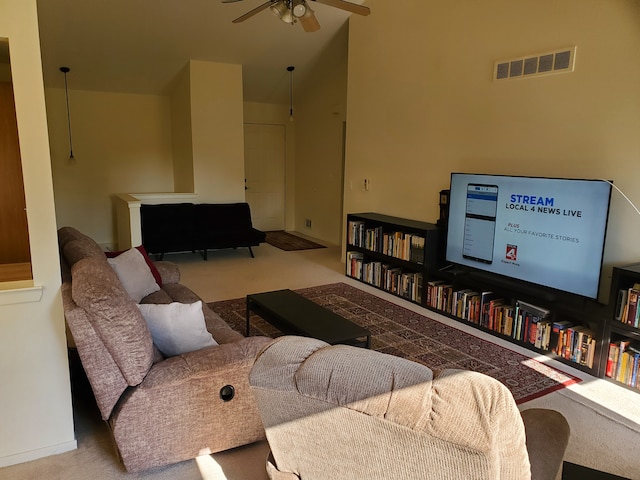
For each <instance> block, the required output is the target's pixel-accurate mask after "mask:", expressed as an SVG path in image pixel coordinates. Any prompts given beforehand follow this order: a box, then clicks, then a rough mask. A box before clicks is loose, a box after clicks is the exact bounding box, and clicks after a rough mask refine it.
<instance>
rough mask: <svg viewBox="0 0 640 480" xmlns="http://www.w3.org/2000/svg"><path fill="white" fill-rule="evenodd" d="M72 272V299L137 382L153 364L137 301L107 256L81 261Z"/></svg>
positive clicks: (126, 375) (127, 377)
mask: <svg viewBox="0 0 640 480" xmlns="http://www.w3.org/2000/svg"><path fill="white" fill-rule="evenodd" d="M71 274H72V275H73V286H72V297H73V301H74V302H75V303H76V304H77V305H78V306H79V307H80V308H82V309H83V310H84V311H85V312H86V314H87V318H88V319H89V321H90V322H91V324H92V326H93V327H94V329H95V330H96V332H97V333H98V336H99V337H100V339H101V340H102V342H103V343H104V345H105V347H106V348H107V350H108V351H109V353H110V354H111V356H112V357H113V359H114V361H115V362H116V364H117V365H118V368H119V369H120V371H121V372H122V375H123V376H124V378H125V380H126V381H127V383H128V384H129V385H131V386H134V385H138V384H139V383H140V382H141V381H142V379H143V378H144V376H145V375H146V373H147V372H148V371H149V368H151V365H152V363H153V352H154V351H153V342H152V339H151V333H150V332H149V329H148V328H147V324H146V322H145V321H144V318H142V314H141V313H140V311H139V310H138V308H137V307H136V304H135V302H134V301H133V300H132V299H131V297H130V296H129V295H128V294H127V292H126V291H125V290H124V288H123V287H122V285H121V284H120V282H119V280H118V277H117V275H116V273H115V271H114V270H113V269H112V268H111V267H110V266H109V264H108V263H107V261H106V259H105V257H104V256H103V257H102V258H98V257H88V258H85V259H83V260H80V261H78V262H77V263H76V264H75V265H74V266H73V268H72V269H71ZM154 283H155V282H154Z"/></svg>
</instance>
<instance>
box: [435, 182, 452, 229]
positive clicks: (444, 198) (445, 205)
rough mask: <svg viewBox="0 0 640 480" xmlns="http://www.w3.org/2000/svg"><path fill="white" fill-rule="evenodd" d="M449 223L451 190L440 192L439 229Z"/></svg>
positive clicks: (437, 223)
mask: <svg viewBox="0 0 640 480" xmlns="http://www.w3.org/2000/svg"><path fill="white" fill-rule="evenodd" d="M447 223H449V190H440V218H439V219H438V221H437V222H436V225H438V226H439V227H446V226H447Z"/></svg>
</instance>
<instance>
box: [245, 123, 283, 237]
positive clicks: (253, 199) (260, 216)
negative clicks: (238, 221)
mask: <svg viewBox="0 0 640 480" xmlns="http://www.w3.org/2000/svg"><path fill="white" fill-rule="evenodd" d="M285 156H286V149H285V127H284V125H263V124H256V123H246V124H245V125H244V171H245V189H246V190H245V198H246V200H247V203H249V206H250V207H251V218H252V220H253V226H254V227H255V228H257V229H259V230H263V231H270V230H284V225H285V222H284V221H285V218H284V210H285V207H284V201H285V198H284V191H285V181H284V175H285Z"/></svg>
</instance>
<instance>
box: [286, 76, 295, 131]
mask: <svg viewBox="0 0 640 480" xmlns="http://www.w3.org/2000/svg"><path fill="white" fill-rule="evenodd" d="M295 68H296V67H287V70H288V71H289V120H293V70H294V69H295Z"/></svg>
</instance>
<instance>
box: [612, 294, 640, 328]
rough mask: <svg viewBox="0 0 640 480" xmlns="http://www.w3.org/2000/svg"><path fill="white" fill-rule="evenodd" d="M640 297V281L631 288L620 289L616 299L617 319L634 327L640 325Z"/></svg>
mask: <svg viewBox="0 0 640 480" xmlns="http://www.w3.org/2000/svg"><path fill="white" fill-rule="evenodd" d="M639 299H640V283H636V284H634V285H633V286H632V287H630V288H623V289H620V290H619V291H618V298H617V300H616V311H615V319H616V320H618V321H619V322H622V323H625V324H627V325H631V326H632V327H635V328H639V327H640V308H638V300H639Z"/></svg>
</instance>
